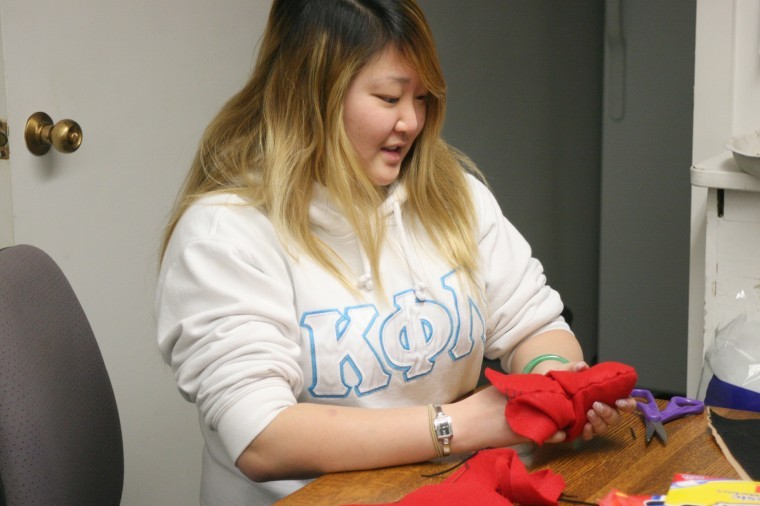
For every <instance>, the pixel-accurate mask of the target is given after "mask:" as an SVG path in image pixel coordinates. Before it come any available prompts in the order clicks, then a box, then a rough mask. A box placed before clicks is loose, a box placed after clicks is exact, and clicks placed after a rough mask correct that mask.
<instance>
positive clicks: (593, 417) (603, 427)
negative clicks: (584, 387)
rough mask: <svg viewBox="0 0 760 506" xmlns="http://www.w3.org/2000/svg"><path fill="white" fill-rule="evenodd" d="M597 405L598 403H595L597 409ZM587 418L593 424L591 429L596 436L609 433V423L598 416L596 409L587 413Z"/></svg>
mask: <svg viewBox="0 0 760 506" xmlns="http://www.w3.org/2000/svg"><path fill="white" fill-rule="evenodd" d="M596 404H597V403H596V402H595V403H594V406H595V407H596ZM586 417H587V418H588V422H589V423H590V424H591V428H592V431H593V433H594V434H596V435H602V434H606V433H607V430H608V429H609V425H608V424H607V421H606V420H605V419H604V418H602V417H601V416H600V415H599V414H598V412H597V411H596V409H589V410H588V412H587V413H586Z"/></svg>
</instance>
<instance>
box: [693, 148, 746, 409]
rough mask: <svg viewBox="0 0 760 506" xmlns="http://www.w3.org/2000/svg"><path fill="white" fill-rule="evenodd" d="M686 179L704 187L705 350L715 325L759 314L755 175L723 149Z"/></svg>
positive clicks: (704, 379) (703, 386)
mask: <svg viewBox="0 0 760 506" xmlns="http://www.w3.org/2000/svg"><path fill="white" fill-rule="evenodd" d="M691 183H692V185H694V186H701V187H705V188H707V189H708V192H707V206H706V213H707V216H706V220H707V221H706V233H705V237H706V241H705V312H704V334H703V339H704V343H703V352H704V350H706V349H708V347H709V346H710V345H712V343H713V342H714V340H715V333H716V330H717V329H720V328H721V327H723V326H725V325H726V324H728V323H730V322H731V321H732V320H734V319H735V318H736V317H737V316H739V315H741V314H746V315H748V316H750V317H752V316H755V317H756V316H758V315H760V178H757V177H754V176H751V175H749V174H747V173H745V172H743V171H742V170H741V169H739V168H738V167H737V166H736V163H735V162H734V159H733V156H732V155H731V153H730V152H729V151H726V152H724V153H722V154H720V155H718V156H716V157H714V158H711V159H709V160H706V161H704V162H702V163H699V164H695V165H694V166H693V167H692V169H691ZM758 339H760V336H758ZM707 369H708V368H707V367H706V368H705V370H703V373H702V381H701V382H700V386H699V392H698V395H699V396H700V397H703V396H704V392H705V389H706V388H707V384H706V383H707V381H709V379H710V375H711V371H709V370H707Z"/></svg>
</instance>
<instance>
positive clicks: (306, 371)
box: [157, 0, 631, 504]
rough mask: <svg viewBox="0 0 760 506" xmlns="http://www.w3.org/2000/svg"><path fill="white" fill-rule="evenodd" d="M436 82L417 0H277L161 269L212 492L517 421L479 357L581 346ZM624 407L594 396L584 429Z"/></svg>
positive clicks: (476, 442)
mask: <svg viewBox="0 0 760 506" xmlns="http://www.w3.org/2000/svg"><path fill="white" fill-rule="evenodd" d="M445 93H446V90H445V83H444V79H443V75H442V72H441V68H440V64H439V61H438V58H437V55H436V53H435V48H434V43H433V40H432V36H431V33H430V29H429V27H428V26H427V23H426V21H425V19H424V16H423V14H422V12H421V10H420V9H419V7H418V6H417V5H416V4H415V2H414V0H275V1H274V2H273V6H272V10H271V12H270V17H269V21H268V24H267V27H266V30H265V34H264V37H263V39H262V42H261V47H260V50H259V56H258V61H257V63H256V67H255V69H254V72H253V75H252V77H251V79H250V80H249V81H248V83H247V84H246V85H245V87H244V88H243V89H242V90H241V91H240V92H239V93H238V94H237V95H235V96H234V97H233V98H232V99H231V100H230V101H229V102H228V103H227V104H226V105H225V106H224V107H223V109H222V110H221V112H220V113H219V115H218V116H217V117H216V119H215V120H214V121H213V122H212V123H211V125H210V126H209V128H208V129H207V131H206V133H205V135H204V137H203V139H202V141H201V145H200V148H199V150H198V153H197V156H196V159H195V161H194V164H193V166H192V169H191V171H190V174H189V176H188V179H187V181H186V183H185V186H184V188H183V190H182V193H181V195H180V198H179V200H178V202H177V205H176V208H175V210H174V213H173V215H172V217H171V220H170V223H169V226H168V227H167V231H166V238H165V243H164V252H163V261H162V268H161V272H160V276H159V285H158V292H157V315H158V340H159V345H160V349H161V351H162V353H163V355H164V358H165V359H166V361H167V362H168V363H170V364H171V366H172V368H173V370H174V372H175V375H176V379H177V382H178V385H179V389H180V391H181V393H182V394H183V395H184V396H185V398H187V399H188V400H190V401H192V402H195V403H196V404H197V406H198V409H199V412H200V422H201V428H202V432H203V436H204V439H205V450H204V455H203V483H202V487H201V488H202V492H201V496H202V497H201V502H202V503H203V504H262V503H267V502H272V501H274V500H276V499H278V498H280V497H282V496H283V495H286V494H287V493H289V492H291V491H293V490H295V489H296V488H297V487H299V486H301V485H302V484H303V481H301V480H302V479H303V478H308V477H311V476H315V475H318V474H320V473H325V472H331V471H341V470H350V469H367V468H376V467H383V466H389V465H398V464H404V463H410V462H419V461H424V460H428V459H431V458H435V457H437V456H441V455H444V454H449V453H452V454H457V453H466V452H471V451H474V450H477V449H481V448H485V447H499V446H508V445H514V444H517V443H521V442H524V441H525V440H524V439H523V438H521V437H519V436H517V435H516V434H514V433H513V432H512V431H511V429H510V427H509V425H508V424H507V422H506V420H505V417H504V409H505V405H506V399H505V398H504V396H503V395H501V394H500V393H499V392H497V391H496V390H495V389H493V388H486V389H483V390H481V391H478V392H477V393H475V394H473V395H469V396H468V395H467V394H469V393H470V392H472V391H473V389H474V388H475V386H476V383H477V381H478V378H479V373H480V368H481V364H482V360H483V357H484V356H485V357H489V358H492V359H495V358H500V359H501V363H502V365H503V367H504V368H505V370H507V371H517V372H521V371H522V372H534V373H545V372H547V371H548V370H551V369H565V370H581V369H583V368H585V367H587V366H586V365H585V364H584V363H583V361H582V360H583V357H582V352H581V349H580V346H579V344H578V342H577V340H576V339H575V336H574V335H573V334H572V333H571V332H570V329H569V328H568V326H567V325H566V323H565V322H564V320H563V319H562V317H561V316H560V312H561V310H562V307H563V306H562V302H561V300H560V298H559V295H558V294H557V293H556V292H555V291H553V290H552V289H551V288H549V287H548V286H547V285H546V284H545V278H544V275H543V272H542V268H541V265H540V263H539V262H538V261H537V260H535V259H533V258H531V252H530V247H529V246H528V244H527V243H526V242H525V240H524V239H523V238H522V237H521V236H520V235H519V233H518V232H517V231H516V230H515V229H514V227H513V226H512V225H511V224H510V223H509V222H508V221H507V220H506V219H505V218H504V217H503V216H502V214H501V211H500V210H499V207H498V205H497V203H496V201H495V199H494V197H493V196H492V195H491V193H490V192H489V191H488V189H487V188H486V187H485V186H484V185H483V184H482V183H481V182H480V181H479V179H478V178H476V177H474V175H477V174H478V172H477V170H476V169H475V167H473V166H472V164H471V163H470V162H469V161H468V160H467V159H466V157H464V156H463V155H461V154H459V153H458V152H457V151H455V150H454V149H453V148H451V147H450V146H448V145H447V144H446V143H445V142H444V141H443V140H442V139H441V137H440V135H441V130H442V125H443V117H444V109H445V98H446V96H445ZM432 405H436V407H435V408H433V407H432ZM618 407H620V408H622V409H624V410H628V409H630V408H631V406H630V401H629V400H622V401H620V402H619V406H618ZM619 420H620V414H619V413H618V411H617V409H614V408H612V407H610V406H606V405H601V404H598V403H597V405H595V407H594V409H593V410H591V411H590V412H589V416H588V423H587V424H586V426H585V429H584V433H583V437H584V438H587V439H588V438H590V437H592V436H593V435H595V434H604V433H605V432H606V431H607V429H608V427H609V426H611V425H615V424H617V423H618V422H619ZM436 429H437V430H438V433H436ZM447 431H453V435H451V434H449V433H447ZM563 438H564V434H563V433H561V432H560V433H557V434H555V436H554V437H553V438H552V441H555V442H557V441H561V440H562V439H563Z"/></svg>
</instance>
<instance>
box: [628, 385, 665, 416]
mask: <svg viewBox="0 0 760 506" xmlns="http://www.w3.org/2000/svg"><path fill="white" fill-rule="evenodd" d="M631 397H634V398H638V399H645V400H646V402H640V401H636V408H638V410H639V411H641V414H643V415H644V418H645V419H647V420H649V421H650V422H659V421H660V420H661V419H662V415H661V414H660V408H658V407H657V401H655V400H654V396H653V395H652V392H650V391H649V390H645V389H643V388H634V389H633V391H631Z"/></svg>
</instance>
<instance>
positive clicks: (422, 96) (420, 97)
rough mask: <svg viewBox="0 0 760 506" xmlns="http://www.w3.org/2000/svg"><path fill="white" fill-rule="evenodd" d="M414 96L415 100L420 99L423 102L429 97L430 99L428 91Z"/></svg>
mask: <svg viewBox="0 0 760 506" xmlns="http://www.w3.org/2000/svg"><path fill="white" fill-rule="evenodd" d="M414 98H415V100H419V101H421V102H426V101H427V99H428V94H427V93H423V94H422V95H417V96H416V97H414Z"/></svg>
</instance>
